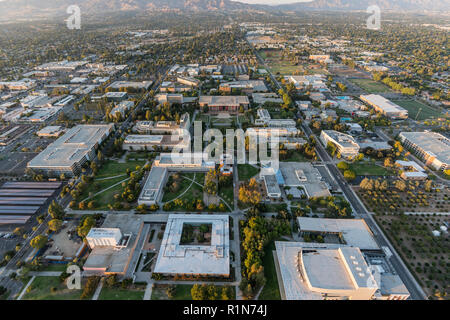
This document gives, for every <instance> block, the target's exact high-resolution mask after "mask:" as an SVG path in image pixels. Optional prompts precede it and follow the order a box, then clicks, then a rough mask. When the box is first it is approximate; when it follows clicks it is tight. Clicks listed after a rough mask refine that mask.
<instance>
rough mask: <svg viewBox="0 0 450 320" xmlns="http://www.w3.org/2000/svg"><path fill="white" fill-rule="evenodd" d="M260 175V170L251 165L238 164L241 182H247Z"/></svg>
mask: <svg viewBox="0 0 450 320" xmlns="http://www.w3.org/2000/svg"><path fill="white" fill-rule="evenodd" d="M258 173H259V169H258V168H255V167H254V166H252V165H249V164H238V175H239V180H240V181H247V180H249V179H251V178H252V177H254V176H256V175H257V174H258Z"/></svg>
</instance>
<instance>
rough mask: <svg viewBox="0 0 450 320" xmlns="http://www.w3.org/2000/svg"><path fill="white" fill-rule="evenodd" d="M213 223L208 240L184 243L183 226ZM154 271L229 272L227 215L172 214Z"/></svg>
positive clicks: (180, 272)
mask: <svg viewBox="0 0 450 320" xmlns="http://www.w3.org/2000/svg"><path fill="white" fill-rule="evenodd" d="M185 224H190V225H194V226H199V225H202V224H211V235H210V239H211V240H210V243H209V244H202V245H198V244H192V245H190V244H187V245H186V244H185V245H183V244H181V239H182V232H183V226H184V225H185ZM154 272H156V273H161V274H166V275H177V274H186V275H199V276H221V277H229V276H230V237H229V218H228V215H207V214H202V215H191V214H189V215H188V214H171V215H169V219H168V221H167V225H166V230H165V232H164V237H163V240H162V243H161V248H160V250H159V254H158V259H157V260H156V264H155V269H154Z"/></svg>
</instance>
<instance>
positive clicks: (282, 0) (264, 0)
mask: <svg viewBox="0 0 450 320" xmlns="http://www.w3.org/2000/svg"><path fill="white" fill-rule="evenodd" d="M232 1H239V2H245V3H251V4H255V3H257V4H273V5H275V4H286V3H295V2H311V1H313V0H232Z"/></svg>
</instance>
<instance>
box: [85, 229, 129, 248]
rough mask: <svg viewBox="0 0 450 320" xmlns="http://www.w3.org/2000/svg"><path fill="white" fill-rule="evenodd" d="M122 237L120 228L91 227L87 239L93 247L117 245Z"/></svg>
mask: <svg viewBox="0 0 450 320" xmlns="http://www.w3.org/2000/svg"><path fill="white" fill-rule="evenodd" d="M120 239H122V232H120V229H119V228H91V230H90V231H89V233H88V235H87V236H86V240H87V242H88V244H89V247H90V248H91V249H94V248H95V247H115V246H117V245H119V243H120Z"/></svg>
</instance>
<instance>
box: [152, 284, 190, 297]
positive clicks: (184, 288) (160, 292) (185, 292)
mask: <svg viewBox="0 0 450 320" xmlns="http://www.w3.org/2000/svg"><path fill="white" fill-rule="evenodd" d="M191 289H192V285H187V284H178V285H176V289H175V295H174V297H173V298H172V299H169V298H168V297H167V294H166V289H165V288H155V287H153V290H152V298H151V299H152V300H192V296H191Z"/></svg>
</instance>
